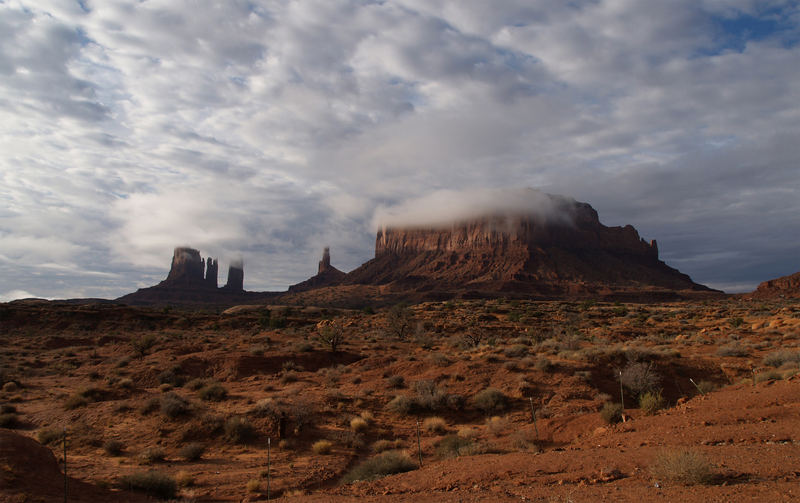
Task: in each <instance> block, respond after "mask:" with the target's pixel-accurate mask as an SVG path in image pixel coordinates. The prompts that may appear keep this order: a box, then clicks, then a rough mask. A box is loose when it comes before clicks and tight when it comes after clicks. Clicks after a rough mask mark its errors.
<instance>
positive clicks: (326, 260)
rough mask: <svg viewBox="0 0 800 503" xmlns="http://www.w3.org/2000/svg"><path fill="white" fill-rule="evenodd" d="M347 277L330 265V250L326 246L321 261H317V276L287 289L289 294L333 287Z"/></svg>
mask: <svg viewBox="0 0 800 503" xmlns="http://www.w3.org/2000/svg"><path fill="white" fill-rule="evenodd" d="M346 276H347V275H346V274H345V273H344V272H342V271H340V270H339V269H337V268H335V267H333V266H332V265H331V250H330V248H328V247H327V246H326V247H325V249H324V250H323V251H322V260H320V261H319V267H318V268H317V274H316V275H315V276H312V277H311V278H309V279H307V280H305V281H303V282H301V283H297V284H296V285H292V286H290V287H289V293H297V292H305V291H308V290H313V289H315V288H322V287H325V286H335V285H338V284H340V283H341V282H342V280H344V279H345V277H346Z"/></svg>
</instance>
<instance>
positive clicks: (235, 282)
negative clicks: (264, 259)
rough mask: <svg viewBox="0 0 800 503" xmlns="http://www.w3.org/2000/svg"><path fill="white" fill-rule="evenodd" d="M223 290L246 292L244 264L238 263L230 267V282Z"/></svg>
mask: <svg viewBox="0 0 800 503" xmlns="http://www.w3.org/2000/svg"><path fill="white" fill-rule="evenodd" d="M222 288H223V289H224V290H227V291H229V292H243V291H244V264H242V263H241V262H237V263H234V264H231V265H230V266H228V282H227V283H225V286H223V287H222Z"/></svg>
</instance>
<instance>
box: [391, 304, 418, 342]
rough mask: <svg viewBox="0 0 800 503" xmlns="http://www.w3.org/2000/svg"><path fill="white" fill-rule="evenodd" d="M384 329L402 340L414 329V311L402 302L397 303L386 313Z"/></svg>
mask: <svg viewBox="0 0 800 503" xmlns="http://www.w3.org/2000/svg"><path fill="white" fill-rule="evenodd" d="M386 329H387V331H388V332H389V335H391V336H393V337H396V338H398V339H400V340H401V341H404V340H406V339H407V338H408V336H409V335H411V332H412V330H413V329H414V313H412V312H411V310H410V309H409V308H407V307H406V306H404V305H402V304H397V305H396V306H393V307H392V308H391V309H389V312H388V313H386Z"/></svg>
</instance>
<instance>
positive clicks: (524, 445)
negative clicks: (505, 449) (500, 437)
mask: <svg viewBox="0 0 800 503" xmlns="http://www.w3.org/2000/svg"><path fill="white" fill-rule="evenodd" d="M511 445H512V446H513V447H514V448H515V449H517V450H519V451H531V452H539V451H540V450H541V449H540V448H539V445H538V443H537V441H536V438H535V436H534V435H533V433H532V432H531V431H529V430H517V431H515V432H514V433H512V434H511Z"/></svg>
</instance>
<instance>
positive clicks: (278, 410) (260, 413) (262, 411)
mask: <svg viewBox="0 0 800 503" xmlns="http://www.w3.org/2000/svg"><path fill="white" fill-rule="evenodd" d="M249 413H250V414H251V415H253V416H255V417H269V418H272V419H274V420H277V419H278V418H280V417H281V415H283V414H284V412H283V408H282V407H281V406H280V404H279V403H278V402H277V401H275V400H273V399H272V398H264V399H262V400H259V401H258V402H256V405H255V407H253V408H252V409H251V410H250V412H249Z"/></svg>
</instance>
